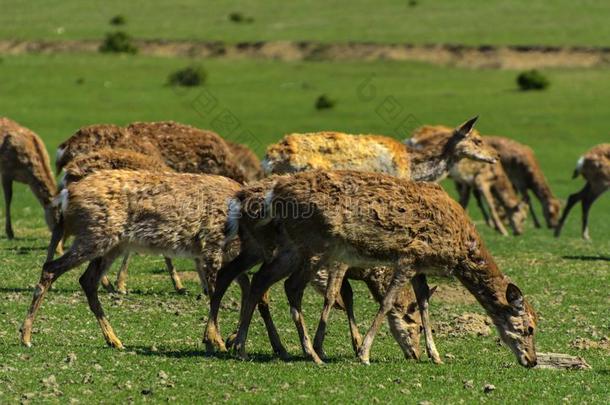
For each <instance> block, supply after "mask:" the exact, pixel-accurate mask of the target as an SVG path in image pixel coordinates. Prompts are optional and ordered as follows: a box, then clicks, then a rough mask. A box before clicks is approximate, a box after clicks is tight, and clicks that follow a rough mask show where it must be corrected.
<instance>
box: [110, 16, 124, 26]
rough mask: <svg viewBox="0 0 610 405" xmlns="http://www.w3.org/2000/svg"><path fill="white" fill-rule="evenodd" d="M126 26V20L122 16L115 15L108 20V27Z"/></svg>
mask: <svg viewBox="0 0 610 405" xmlns="http://www.w3.org/2000/svg"><path fill="white" fill-rule="evenodd" d="M125 24H127V19H126V18H125V16H122V15H120V14H119V15H115V16H114V17H112V18H111V19H110V25H125Z"/></svg>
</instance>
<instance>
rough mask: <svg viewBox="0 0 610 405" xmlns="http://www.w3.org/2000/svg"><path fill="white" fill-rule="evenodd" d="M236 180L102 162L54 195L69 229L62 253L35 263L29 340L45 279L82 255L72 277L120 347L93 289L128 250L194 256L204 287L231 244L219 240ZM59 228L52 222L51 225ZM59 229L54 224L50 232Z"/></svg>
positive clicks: (26, 327)
mask: <svg viewBox="0 0 610 405" xmlns="http://www.w3.org/2000/svg"><path fill="white" fill-rule="evenodd" d="M239 188H240V186H239V184H238V183H236V182H235V181H233V180H230V179H228V178H225V177H220V176H214V175H194V174H174V173H156V172H142V171H141V172H137V171H128V170H110V171H100V172H96V173H93V174H91V175H89V176H87V177H85V178H84V179H82V180H81V181H79V182H78V183H75V184H71V185H69V186H68V187H67V188H66V189H64V190H63V191H62V193H61V194H60V197H59V200H60V201H59V205H60V206H61V208H62V216H63V222H62V227H63V228H64V229H65V233H68V234H71V235H74V241H73V243H72V245H71V246H70V248H69V249H68V250H67V251H66V253H65V254H64V255H62V256H61V257H59V258H58V259H56V260H52V261H49V262H47V263H45V264H44V266H43V273H42V275H41V278H40V282H39V283H38V285H37V286H36V288H35V292H34V298H33V300H32V305H31V307H30V310H29V312H28V315H27V317H26V320H25V321H24V324H23V327H22V342H23V343H24V344H26V345H30V341H31V330H32V323H33V321H34V317H35V315H36V312H37V310H38V308H39V306H40V304H41V302H42V299H43V298H44V295H45V293H46V291H47V290H48V288H49V287H50V286H51V284H52V283H53V282H54V281H55V280H56V279H57V278H58V277H59V276H61V275H62V274H63V273H65V272H66V271H69V270H71V269H73V268H75V267H77V266H78V265H80V264H81V263H84V262H89V266H88V267H87V270H86V271H85V273H84V274H83V276H82V277H81V279H80V283H81V285H82V287H83V289H84V291H85V293H86V295H87V299H88V302H89V306H90V308H91V310H92V312H93V313H94V314H95V316H96V318H97V320H98V322H99V324H100V327H101V329H102V333H103V334H104V338H105V340H106V342H107V343H108V344H109V345H110V346H113V347H116V348H121V347H122V344H121V342H120V340H119V339H118V338H117V337H116V335H115V334H114V332H113V330H112V328H111V326H110V324H109V323H108V320H107V319H106V318H105V316H104V312H103V310H102V308H101V304H100V302H99V300H98V296H97V288H98V284H99V282H100V279H101V277H102V276H103V275H104V274H105V272H106V271H107V270H108V268H109V267H110V266H111V265H112V262H113V261H114V260H115V259H116V258H117V257H119V256H120V255H122V254H124V253H125V252H129V251H137V252H142V253H152V254H163V255H164V256H167V257H188V258H193V259H195V262H196V264H197V270H198V273H199V275H200V277H201V279H202V282H206V283H207V285H208V286H209V287H210V288H213V286H214V283H215V277H216V272H217V271H218V269H219V268H220V266H221V265H222V262H223V260H224V259H225V258H229V259H230V258H231V256H234V255H235V254H236V253H237V250H238V244H236V243H235V242H237V241H235V242H234V243H229V244H225V241H224V227H225V222H226V215H227V201H228V200H229V199H230V198H231V197H233V196H234V194H235V192H236V191H237V190H239ZM58 228H59V227H58ZM56 233H59V234H60V235H62V234H63V233H64V230H63V229H57V228H56V229H55V230H54V234H56Z"/></svg>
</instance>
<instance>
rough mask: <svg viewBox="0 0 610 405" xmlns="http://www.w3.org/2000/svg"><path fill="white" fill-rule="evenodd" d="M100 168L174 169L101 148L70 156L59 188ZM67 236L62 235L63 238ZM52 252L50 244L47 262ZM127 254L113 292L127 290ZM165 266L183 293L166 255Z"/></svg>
mask: <svg viewBox="0 0 610 405" xmlns="http://www.w3.org/2000/svg"><path fill="white" fill-rule="evenodd" d="M101 170H143V171H154V172H173V170H172V169H171V168H170V167H169V166H167V165H166V164H165V163H164V162H163V160H161V159H160V157H157V156H154V155H153V156H148V155H144V154H142V153H139V152H134V151H131V150H128V149H108V148H105V149H100V150H97V151H95V152H91V153H88V154H85V155H79V156H77V157H76V158H74V159H72V160H71V161H70V162H69V163H68V164H67V165H66V166H65V167H64V168H63V171H64V176H63V179H62V181H61V184H60V188H61V189H63V188H66V187H67V186H68V185H70V184H72V183H76V182H78V181H80V180H82V179H83V178H85V177H86V176H88V175H90V174H92V173H95V172H99V171H101ZM67 236H68V235H64V236H63V238H64V239H66V238H67ZM54 252H55V249H54V246H53V244H51V245H49V250H48V253H47V261H50V260H52V259H53V254H54ZM129 258H130V254H129V253H125V255H124V256H123V261H122V262H121V267H120V268H119V271H118V273H117V280H116V291H118V292H120V293H122V294H126V293H127V285H126V283H127V268H128V264H129ZM165 266H166V268H167V271H168V273H169V275H170V278H171V280H172V284H173V285H174V288H175V289H176V291H177V292H178V293H179V294H184V293H185V292H186V289H185V288H184V286H183V285H182V280H180V276H179V275H178V272H177V271H176V268H175V266H174V265H173V263H172V260H171V259H170V258H168V257H165ZM101 283H102V285H103V286H104V288H106V290H108V291H110V292H114V291H115V289H114V287H113V286H112V284H111V283H110V281H109V280H108V277H107V276H106V275H104V276H103V277H102V280H101Z"/></svg>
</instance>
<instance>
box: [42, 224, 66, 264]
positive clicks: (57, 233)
mask: <svg viewBox="0 0 610 405" xmlns="http://www.w3.org/2000/svg"><path fill="white" fill-rule="evenodd" d="M63 237H64V226H63V224H62V223H61V222H60V223H59V224H56V225H55V228H53V231H52V232H51V241H50V242H49V247H48V248H47V260H46V261H47V262H50V261H51V260H53V257H55V252H56V251H57V246H58V244H59V243H61V241H62V239H63Z"/></svg>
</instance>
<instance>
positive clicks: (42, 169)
mask: <svg viewBox="0 0 610 405" xmlns="http://www.w3.org/2000/svg"><path fill="white" fill-rule="evenodd" d="M0 174H1V175H2V187H3V191H4V204H5V206H4V207H5V215H6V219H5V220H6V222H5V231H6V236H7V238H9V239H13V238H14V237H15V232H14V231H13V225H12V222H11V201H12V199H13V181H18V182H20V183H25V184H27V185H28V186H29V187H30V190H32V193H34V195H35V196H36V198H37V199H38V201H39V202H40V205H42V207H43V208H44V212H45V220H46V223H47V225H48V227H49V229H51V230H52V229H53V227H54V226H55V224H56V223H57V219H58V212H57V210H56V209H55V208H54V207H53V205H52V200H53V197H54V196H55V193H56V192H57V185H56V183H55V177H53V173H52V171H51V164H50V162H49V155H48V154H47V149H46V148H45V146H44V143H43V142H42V140H41V139H40V138H39V137H38V135H36V134H35V133H34V132H32V131H31V130H29V129H27V128H25V127H22V126H21V125H19V124H18V123H16V122H15V121H12V120H10V119H8V118H0Z"/></svg>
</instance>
